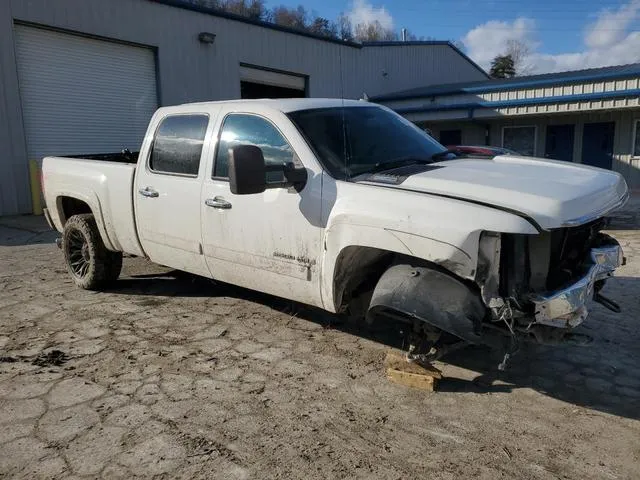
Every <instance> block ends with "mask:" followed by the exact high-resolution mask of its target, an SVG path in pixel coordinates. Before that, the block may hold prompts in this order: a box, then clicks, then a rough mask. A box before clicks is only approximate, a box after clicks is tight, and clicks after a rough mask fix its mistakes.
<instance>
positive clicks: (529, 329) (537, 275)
mask: <svg viewBox="0 0 640 480" xmlns="http://www.w3.org/2000/svg"><path fill="white" fill-rule="evenodd" d="M604 226H605V219H598V220H595V221H592V222H590V223H587V224H584V225H580V226H573V227H564V228H560V229H555V230H551V231H545V232H541V233H539V234H538V235H518V234H497V233H490V232H484V233H483V234H482V236H481V238H480V249H479V257H478V274H477V276H476V283H477V285H478V286H479V287H480V293H481V297H482V300H483V303H484V304H485V305H486V306H487V308H488V310H489V315H488V320H489V321H488V324H489V325H490V327H495V328H498V329H503V328H504V327H506V328H507V330H508V331H509V334H510V335H512V336H516V337H518V338H519V339H525V340H529V341H533V342H535V343H541V344H560V343H566V342H573V343H587V342H588V341H589V339H588V338H587V337H586V336H583V335H578V334H575V333H574V332H573V329H574V328H575V327H577V326H578V325H580V324H581V323H582V322H583V321H584V320H585V319H586V317H587V315H588V308H589V307H588V305H587V304H588V302H589V301H590V300H594V301H595V302H598V303H601V304H602V305H604V306H605V307H607V308H609V309H610V310H612V311H614V312H619V311H620V307H619V306H618V305H617V304H616V303H615V302H613V301H612V300H610V299H608V298H606V297H605V296H604V295H603V294H602V293H601V290H602V288H603V287H604V285H605V282H606V280H607V279H608V278H609V277H611V276H612V275H613V273H614V271H615V270H616V268H618V267H619V266H621V265H623V264H624V256H623V252H622V248H621V247H620V245H619V244H618V242H617V241H616V240H615V239H614V238H612V237H610V236H609V235H606V234H604V233H602V232H601V230H602V228H604Z"/></svg>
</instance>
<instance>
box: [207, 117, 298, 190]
mask: <svg viewBox="0 0 640 480" xmlns="http://www.w3.org/2000/svg"><path fill="white" fill-rule="evenodd" d="M237 145H255V146H257V147H260V149H261V150H262V155H264V162H265V163H266V164H267V165H282V164H284V163H295V162H294V158H293V157H294V155H293V150H292V149H291V147H290V146H289V143H287V141H286V140H285V138H284V137H283V136H282V134H281V133H280V131H279V130H278V129H277V128H276V127H275V126H274V125H273V124H272V123H271V122H269V121H268V120H266V119H264V118H262V117H259V116H257V115H250V114H231V115H228V116H227V118H225V120H224V125H223V126H222V130H221V132H220V141H219V142H218V154H217V156H216V163H215V168H214V173H213V176H214V177H217V178H228V176H229V149H230V148H233V147H235V146H237ZM284 180H285V178H284V173H282V172H269V173H268V174H267V182H268V183H278V182H283V181H284Z"/></svg>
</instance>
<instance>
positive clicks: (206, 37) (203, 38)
mask: <svg viewBox="0 0 640 480" xmlns="http://www.w3.org/2000/svg"><path fill="white" fill-rule="evenodd" d="M198 40H199V41H200V43H204V44H206V45H211V44H212V43H213V42H215V41H216V34H215V33H210V32H200V33H199V34H198Z"/></svg>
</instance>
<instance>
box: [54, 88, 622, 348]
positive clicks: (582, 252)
mask: <svg viewBox="0 0 640 480" xmlns="http://www.w3.org/2000/svg"><path fill="white" fill-rule="evenodd" d="M105 135H108V132H105ZM136 161H137V165H136ZM43 188H44V193H45V199H46V204H47V207H48V208H47V210H46V216H47V218H48V220H49V222H50V223H51V225H52V226H53V227H54V228H55V229H57V230H58V231H60V232H62V241H61V247H62V250H63V252H64V258H65V261H66V264H67V269H68V271H69V273H70V274H71V276H72V278H73V280H74V281H75V283H76V284H77V285H78V286H80V287H83V288H89V289H100V288H102V287H105V286H106V285H107V284H109V283H110V282H113V281H115V280H116V279H117V278H118V276H119V274H120V270H121V266H122V252H125V253H128V254H132V255H136V256H140V257H146V258H148V259H150V260H151V261H153V262H156V263H158V264H162V265H165V266H169V267H172V268H175V269H179V270H184V271H187V272H191V273H193V274H196V275H201V276H205V277H209V278H214V279H216V280H220V281H223V282H228V283H231V284H236V285H241V286H243V287H247V288H250V289H254V290H259V291H262V292H266V293H269V294H272V295H277V296H280V297H285V298H288V299H291V300H295V301H297V302H301V303H305V304H310V305H315V306H317V307H320V308H322V309H324V310H327V311H329V312H332V313H336V314H349V315H353V316H357V317H362V318H367V319H368V320H369V321H375V320H378V321H380V320H382V321H389V320H400V321H402V322H408V323H409V324H410V325H411V328H409V329H407V330H411V331H413V332H414V335H418V336H419V337H420V338H421V339H422V340H420V343H416V345H414V347H416V346H417V345H418V346H417V347H416V348H417V350H419V351H422V354H424V355H432V356H433V355H437V352H438V351H441V352H442V351H446V348H445V346H449V345H451V344H452V343H454V344H455V343H457V344H461V343H465V344H467V343H485V344H491V345H496V344H500V342H502V344H505V343H509V342H513V341H514V340H515V341H518V340H526V339H528V340H532V341H535V342H539V343H560V342H563V341H566V340H571V339H575V337H576V336H575V334H573V335H572V334H571V333H570V331H571V329H572V328H573V327H575V326H577V325H578V324H580V323H581V322H582V321H583V320H584V319H585V317H586V316H587V308H586V304H587V303H588V301H589V300H591V299H595V300H596V301H599V302H600V303H602V304H604V305H605V306H607V307H609V308H610V309H612V310H617V309H619V307H618V306H617V305H616V304H614V303H613V302H611V301H610V300H608V299H607V298H605V297H603V296H602V294H601V293H600V290H601V288H602V286H603V285H604V282H605V280H606V278H607V277H609V276H611V275H612V274H613V271H614V270H615V269H616V268H617V267H618V266H619V265H621V264H622V262H623V261H624V258H623V255H622V250H621V248H620V246H619V245H618V243H617V242H616V241H615V240H614V239H613V238H611V237H609V236H607V235H605V234H603V233H600V230H601V229H602V228H603V227H604V226H605V223H606V218H605V215H606V214H607V213H608V212H611V211H612V210H614V209H616V208H617V207H619V206H621V205H622V204H623V203H624V202H625V201H626V199H627V196H628V193H627V186H626V184H625V182H624V180H623V178H622V177H621V176H620V175H619V174H617V173H615V172H611V171H605V170H600V169H597V168H592V167H586V166H582V165H576V164H572V163H566V162H556V161H545V160H542V159H536V158H527V157H520V156H512V155H503V156H498V157H495V158H493V159H486V158H485V159H474V158H455V155H453V154H451V153H449V152H447V151H446V150H445V148H444V147H443V146H442V145H440V144H439V143H437V142H436V141H435V140H433V139H432V138H431V137H430V136H428V135H427V134H425V133H424V132H423V131H421V130H420V129H419V128H417V127H416V126H414V125H413V124H412V123H410V122H408V121H406V120H405V119H403V118H402V117H400V116H398V115H396V114H395V113H393V112H392V111H391V110H389V109H386V108H384V107H381V106H378V105H374V104H371V103H367V102H362V101H342V100H331V99H290V100H289V99H287V100H256V101H230V102H211V103H198V104H188V105H180V106H175V107H167V108H160V109H159V110H158V111H157V112H156V113H155V115H154V116H153V118H152V120H151V123H150V124H149V128H148V130H147V133H146V135H145V138H144V141H143V143H142V146H141V149H140V153H139V155H135V154H130V153H129V152H125V153H124V154H121V155H96V156H89V157H86V158H69V157H47V158H45V159H44V164H43ZM414 338H415V337H414ZM504 339H507V340H506V341H505V340H504ZM509 339H510V340H509ZM496 342H498V343H496ZM429 352H430V353H429ZM434 352H435V353H434Z"/></svg>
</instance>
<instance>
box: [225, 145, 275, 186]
mask: <svg viewBox="0 0 640 480" xmlns="http://www.w3.org/2000/svg"><path fill="white" fill-rule="evenodd" d="M229 186H230V188H231V193H233V194H234V195H251V194H255V193H262V192H264V191H265V190H266V188H267V175H266V166H265V163H264V156H263V155H262V150H260V148H259V147H256V146H255V145H238V146H235V147H233V148H231V149H230V151H229Z"/></svg>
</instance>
